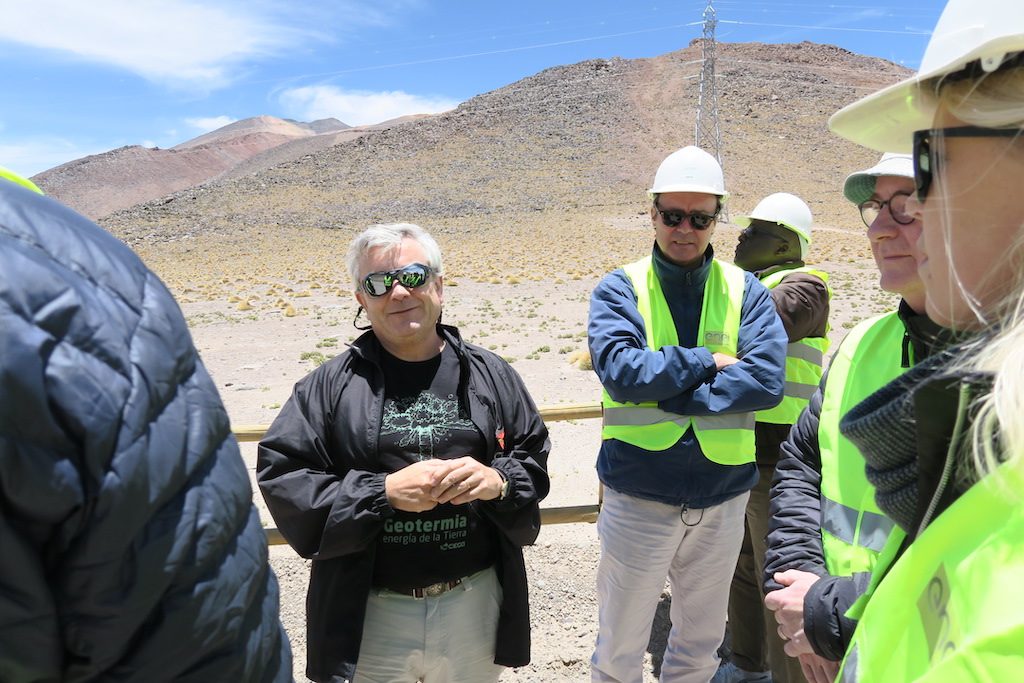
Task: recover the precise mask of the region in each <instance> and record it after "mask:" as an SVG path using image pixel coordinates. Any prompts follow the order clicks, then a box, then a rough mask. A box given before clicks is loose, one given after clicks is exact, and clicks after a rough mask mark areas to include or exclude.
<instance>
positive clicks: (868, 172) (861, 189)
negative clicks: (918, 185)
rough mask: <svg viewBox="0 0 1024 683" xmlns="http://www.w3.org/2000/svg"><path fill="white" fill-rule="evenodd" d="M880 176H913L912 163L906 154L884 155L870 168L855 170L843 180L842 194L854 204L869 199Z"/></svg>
mask: <svg viewBox="0 0 1024 683" xmlns="http://www.w3.org/2000/svg"><path fill="white" fill-rule="evenodd" d="M882 176H893V177H896V178H913V177H914V163H913V162H912V161H911V160H910V158H908V157H906V156H892V155H888V154H887V155H885V156H883V157H882V158H881V160H880V161H879V162H878V163H877V164H875V165H874V166H872V167H871V168H868V169H865V170H863V171H856V172H854V173H851V174H850V175H848V176H847V177H846V181H845V182H843V196H844V197H846V198H847V199H848V200H849V201H851V202H853V203H854V204H856V205H858V206H859V205H860V204H861V203H862V202H865V201H867V200H868V199H871V195H873V194H874V193H875V185H876V184H877V182H878V179H879V178H881V177H882Z"/></svg>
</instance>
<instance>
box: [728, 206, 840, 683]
mask: <svg viewBox="0 0 1024 683" xmlns="http://www.w3.org/2000/svg"><path fill="white" fill-rule="evenodd" d="M812 221H813V219H812V216H811V209H810V208H809V207H808V206H807V204H806V203H805V202H804V201H803V200H802V199H800V198H799V197H797V196H795V195H792V194H789V193H787V192H776V193H774V194H771V195H768V196H767V197H765V198H764V199H762V200H761V201H760V202H758V204H757V206H756V207H755V208H754V210H753V211H752V212H751V213H750V215H748V216H737V217H736V221H735V222H736V224H737V225H739V226H740V227H742V228H744V230H743V232H741V233H740V236H739V242H738V243H737V245H736V255H735V257H734V259H733V263H735V264H736V265H737V266H739V267H741V268H743V269H744V270H746V271H749V272H751V273H753V274H754V275H755V276H756V277H757V278H758V279H759V280H760V281H761V283H762V284H763V285H765V286H766V287H768V288H769V289H770V290H771V295H772V301H773V302H774V303H775V309H776V310H777V311H778V314H779V317H780V318H781V319H782V324H783V326H784V327H785V328H786V336H787V338H788V340H789V346H788V347H787V352H786V389H785V396H784V398H783V399H782V403H780V404H779V405H777V406H775V407H774V408H771V409H769V410H765V411H758V413H757V421H756V423H755V425H754V437H755V440H756V446H757V452H756V461H757V468H758V473H759V475H760V477H759V478H758V481H757V485H756V486H755V487H754V488H753V489H752V490H751V492H750V500H749V501H748V502H747V511H746V525H745V527H746V528H745V533H744V537H743V548H742V550H741V552H740V557H739V560H738V561H737V563H736V572H735V573H734V574H733V579H732V588H731V590H730V592H729V630H730V633H731V636H732V640H731V645H732V648H731V649H732V656H731V658H730V662H728V663H727V664H725V665H723V666H722V667H721V668H720V669H719V670H718V671H717V672H716V673H715V677H714V678H712V679H711V680H712V683H740V682H742V681H752V682H767V681H775V683H787V682H792V683H797V682H799V681H802V680H803V674H802V673H801V669H800V663H799V662H798V661H797V660H795V659H793V658H792V657H788V656H786V653H785V652H784V651H783V642H782V640H781V639H780V638H779V637H778V635H777V634H776V632H775V619H774V618H773V617H772V615H771V612H769V611H768V610H767V609H766V608H765V606H764V593H763V592H762V589H761V584H762V581H761V576H762V574H763V572H764V553H765V545H764V543H765V542H764V539H765V536H766V535H767V533H768V517H769V510H768V494H769V490H770V488H771V482H772V477H773V476H774V474H775V464H776V463H777V462H778V460H779V445H780V444H781V443H782V442H783V441H784V440H785V439H786V437H787V436H788V435H789V430H790V428H791V427H792V426H793V423H794V422H796V419H797V417H799V415H800V412H801V411H802V410H803V409H804V408H805V407H806V406H807V402H808V400H809V399H810V398H811V395H812V394H813V393H814V391H815V389H817V387H818V382H819V381H821V375H822V366H823V363H824V354H825V352H826V351H827V350H828V338H827V337H826V336H825V335H826V334H827V332H828V314H829V298H830V297H831V292H830V290H829V287H828V284H827V283H828V275H827V274H826V273H824V272H823V271H821V270H819V269H816V268H811V267H808V266H806V265H804V260H805V259H806V258H807V250H808V248H809V246H810V241H811V223H812ZM765 644H767V650H766V649H765ZM766 669H770V671H767V670H766Z"/></svg>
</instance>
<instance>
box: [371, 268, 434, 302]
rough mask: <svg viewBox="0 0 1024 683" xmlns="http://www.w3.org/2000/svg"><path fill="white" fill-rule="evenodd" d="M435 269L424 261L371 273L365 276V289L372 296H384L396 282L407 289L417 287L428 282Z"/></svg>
mask: <svg viewBox="0 0 1024 683" xmlns="http://www.w3.org/2000/svg"><path fill="white" fill-rule="evenodd" d="M433 274H434V269H433V268H431V267H430V266H426V265H423V264H422V263H410V264H409V265H407V266H405V267H404V268H399V269H397V270H382V271H380V272H377V273H370V274H369V275H367V276H366V277H365V278H363V284H362V287H363V291H364V292H366V293H367V294H369V295H370V296H373V297H377V296H384V295H385V294H387V293H388V292H390V291H391V288H392V287H394V286H395V285H396V284H399V285H402V286H403V287H405V288H406V289H416V288H417V287H422V286H423V285H425V284H427V281H428V280H429V279H430V276H431V275H433Z"/></svg>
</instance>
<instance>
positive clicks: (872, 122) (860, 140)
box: [828, 35, 1024, 153]
mask: <svg viewBox="0 0 1024 683" xmlns="http://www.w3.org/2000/svg"><path fill="white" fill-rule="evenodd" d="M1022 42H1024V41H1022V36H1018V35H1011V36H1001V37H999V38H997V39H994V40H990V41H988V42H986V43H984V44H982V45H979V46H978V47H976V48H975V49H974V50H971V51H970V52H968V53H967V54H965V55H962V56H960V57H959V58H957V59H956V60H954V61H952V62H950V63H947V64H944V65H942V66H940V67H937V68H934V69H930V70H929V71H927V72H923V73H919V74H917V75H915V76H911V77H910V78H907V79H904V80H902V81H900V82H899V83H896V84H894V85H890V86H889V87H887V88H883V89H882V90H879V91H878V92H876V93H873V94H871V95H868V96H867V97H864V98H862V99H860V100H857V101H856V102H854V103H853V104H849V105H847V106H845V107H843V108H842V109H840V110H839V111H837V112H836V113H835V114H833V115H832V116H831V117H830V118H829V120H828V127H829V130H831V131H832V132H833V133H835V134H836V135H839V136H840V137H844V138H846V139H847V140H850V141H852V142H856V143H857V144H859V145H864V146H865V147H868V148H870V149H874V150H876V151H878V152H903V153H907V152H910V151H911V147H912V146H913V133H914V131H918V130H928V129H929V128H931V127H932V121H933V120H934V118H935V110H936V109H937V107H938V101H937V99H936V97H935V94H934V93H933V92H927V91H926V89H925V88H924V87H923V84H924V83H926V82H928V81H930V80H932V79H934V78H938V77H939V76H944V75H947V74H951V73H955V72H956V71H959V70H960V69H962V68H964V67H965V66H967V65H968V64H970V63H971V62H974V61H977V60H979V59H985V58H990V57H992V56H993V55H1007V54H1010V53H1012V52H1017V51H1020V50H1021V49H1022V47H1024V45H1022Z"/></svg>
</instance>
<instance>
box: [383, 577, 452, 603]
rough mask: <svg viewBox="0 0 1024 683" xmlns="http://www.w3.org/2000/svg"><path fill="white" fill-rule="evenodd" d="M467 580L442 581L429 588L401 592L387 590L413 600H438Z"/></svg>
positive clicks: (402, 590)
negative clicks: (440, 596)
mask: <svg viewBox="0 0 1024 683" xmlns="http://www.w3.org/2000/svg"><path fill="white" fill-rule="evenodd" d="M464 580H465V579H464V578H463V579H452V580H451V581H441V582H439V583H432V584H430V585H429V586H424V587H423V588H403V589H401V590H398V589H395V588H388V589H387V590H389V591H391V592H392V593H398V594H399V595H408V596H409V597H411V598H416V599H417V600H422V599H423V598H436V597H437V596H439V595H444V594H445V593H447V592H448V591H450V590H451V589H453V588H455V587H456V586H460V585H462V582H463V581H464Z"/></svg>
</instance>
